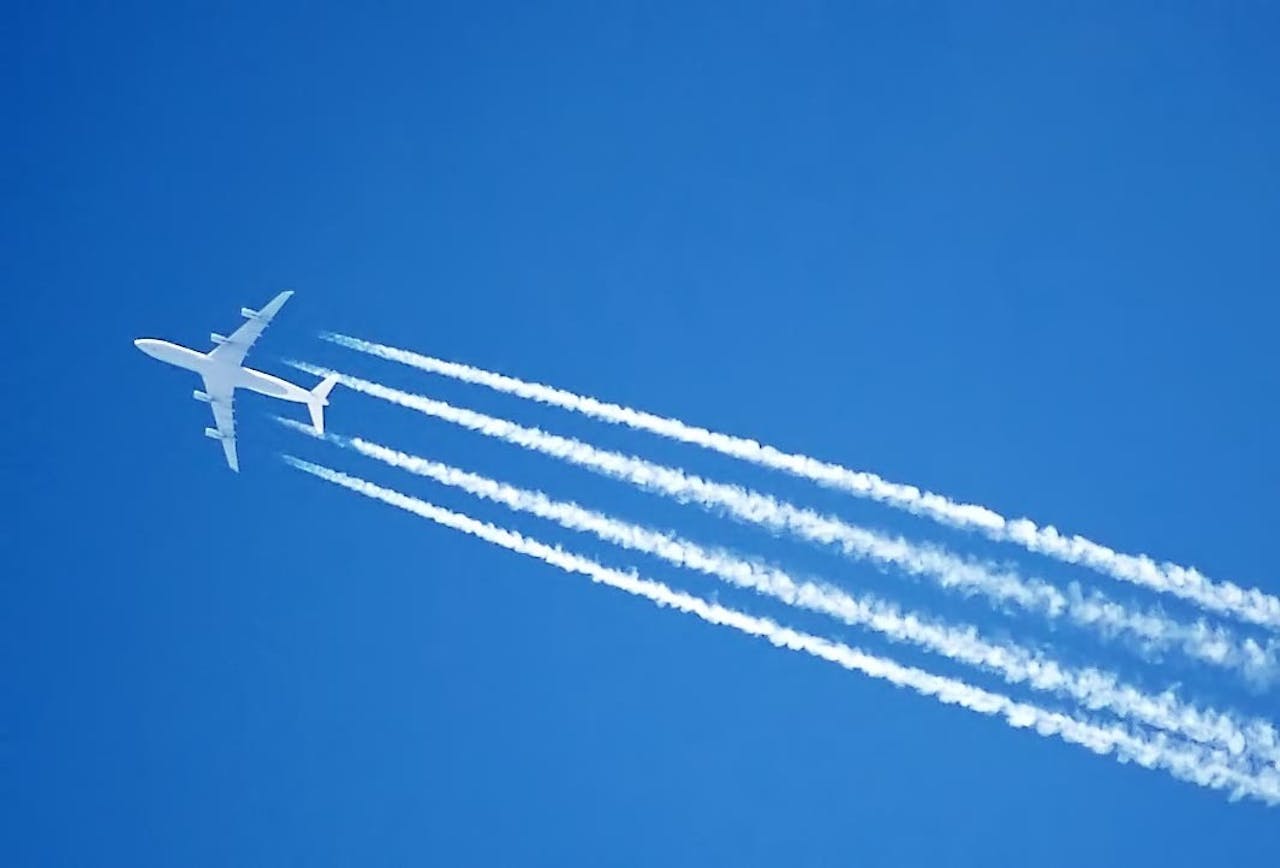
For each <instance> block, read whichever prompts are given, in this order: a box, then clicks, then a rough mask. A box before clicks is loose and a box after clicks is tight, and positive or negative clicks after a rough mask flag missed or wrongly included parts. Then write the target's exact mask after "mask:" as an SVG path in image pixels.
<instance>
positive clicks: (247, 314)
mask: <svg viewBox="0 0 1280 868" xmlns="http://www.w3.org/2000/svg"><path fill="white" fill-rule="evenodd" d="M240 316H242V317H244V318H245V319H257V318H258V312H257V311H256V310H254V309H253V308H251V307H242V308H240Z"/></svg>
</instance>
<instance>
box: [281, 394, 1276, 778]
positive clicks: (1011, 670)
mask: <svg viewBox="0 0 1280 868" xmlns="http://www.w3.org/2000/svg"><path fill="white" fill-rule="evenodd" d="M276 421H278V422H279V423H280V424H282V425H284V426H285V427H287V428H290V429H292V430H294V431H298V432H300V433H302V434H306V435H308V436H311V437H314V438H317V439H321V440H327V441H329V442H331V443H334V444H336V445H338V446H341V447H343V448H345V449H349V450H352V451H354V452H357V453H359V454H361V455H364V456H365V457H368V458H372V459H374V460H377V461H381V462H383V463H384V464H387V465H389V466H391V467H395V468H398V469H401V470H406V471H409V472H410V473H414V474H417V475H418V476H422V477H425V478H427V479H431V480H433V481H435V482H438V483H440V484H442V485H447V486H451V487H454V488H458V489H461V490H463V491H465V492H467V493H468V494H472V495H475V496H477V497H480V498H483V499H486V500H490V501H493V502H496V503H500V504H502V505H504V506H506V507H508V508H510V509H513V510H516V511H519V512H525V513H529V514H532V515H536V516H538V517H540V518H545V519H549V520H551V521H554V522H556V523H558V524H560V525H561V526H562V527H565V528H568V529H570V530H576V531H585V532H588V533H591V534H594V535H595V536H596V537H598V538H600V539H602V540H604V541H606V542H610V543H614V544H616V545H619V546H621V547H623V548H625V549H629V550H632V551H639V552H643V553H645V554H649V555H654V556H656V557H659V558H662V559H663V560H666V561H667V562H669V563H672V564H675V565H676V566H679V567H685V568H689V569H693V570H697V571H699V572H702V573H705V574H707V575H710V576H713V577H715V578H718V579H721V580H723V581H726V582H729V583H730V584H733V585H736V586H738V587H743V588H749V589H751V590H754V591H757V592H759V593H762V594H765V595H768V596H770V597H773V598H775V599H778V600H781V601H783V602H784V603H787V604H788V605H792V606H797V607H800V608H805V609H809V610H810V611H815V612H819V613H821V614H824V615H829V616H831V617H834V618H837V619H839V620H841V621H843V622H844V623H846V624H849V625H852V626H857V627H864V628H868V629H871V630H874V631H876V632H878V633H881V634H882V635H884V636H887V637H888V638H889V639H891V640H893V641H897V642H909V643H912V644H915V645H918V646H920V647H922V648H925V649H927V650H929V651H932V652H934V653H936V654H940V655H942V656H944V657H946V658H948V659H950V660H953V661H958V662H961V663H967V664H970V665H973V666H978V667H981V668H984V669H987V670H989V671H994V672H996V673H998V674H999V675H1000V676H1002V677H1003V678H1004V679H1005V680H1006V681H1007V682H1009V683H1010V684H1023V683H1025V684H1028V685H1030V686H1031V687H1033V688H1035V689H1037V690H1043V691H1050V692H1054V693H1058V694H1061V695H1065V696H1068V697H1070V698H1072V699H1074V700H1076V701H1077V702H1079V703H1081V704H1082V705H1084V706H1085V707H1087V708H1090V709H1094V710H1097V709H1102V708H1105V709H1107V710H1109V711H1112V712H1114V713H1116V714H1119V715H1121V716H1123V717H1128V718H1132V719H1134V720H1137V721H1138V722H1141V723H1146V724H1150V725H1152V726H1157V727H1159V728H1161V729H1164V730H1166V731H1169V732H1173V733H1176V734H1179V735H1183V736H1185V737H1187V738H1190V739H1192V740H1194V741H1198V742H1201V743H1203V744H1210V745H1215V746H1219V747H1222V748H1225V749H1226V750H1227V751H1228V752H1229V753H1231V754H1233V755H1240V754H1247V755H1248V756H1250V757H1254V758H1257V759H1259V760H1261V761H1263V762H1268V763H1272V764H1276V763H1277V762H1278V761H1280V749H1278V747H1280V745H1278V743H1277V733H1276V731H1275V729H1274V727H1272V726H1271V725H1270V724H1269V723H1268V722H1266V721H1264V720H1246V721H1243V722H1238V721H1237V720H1236V719H1235V718H1234V716H1233V715H1231V714H1228V713H1224V712H1220V711H1216V710H1214V709H1207V710H1201V709H1199V708H1196V707H1195V706H1193V705H1189V704H1186V703H1183V702H1182V701H1181V700H1179V699H1178V697H1177V696H1176V695H1175V694H1174V693H1173V691H1166V692H1164V693H1162V694H1159V695H1156V696H1152V695H1150V694H1147V693H1145V692H1143V691H1141V690H1138V689H1137V688H1135V687H1132V686H1130V685H1127V684H1123V683H1120V682H1119V681H1118V679H1117V678H1116V676H1115V675H1114V674H1112V673H1108V672H1105V671H1102V670H1099V669H1096V668H1092V667H1086V668H1080V669H1073V668H1071V667H1067V666H1064V665H1062V664H1060V663H1058V662H1057V661H1055V660H1052V659H1049V658H1046V657H1045V656H1044V655H1042V654H1040V653H1039V652H1037V651H1034V650H1031V649H1028V648H1024V647H1022V646H1020V645H1017V644H1016V643H1012V642H1004V643H999V644H996V643H993V642H991V641H988V640H986V639H984V638H983V637H982V636H981V635H980V634H979V633H978V631H977V629H976V628H974V627H971V626H964V627H953V626H949V625H946V624H944V623H942V622H938V621H931V620H929V619H927V618H923V617H921V616H919V615H916V614H914V613H906V614H904V613H902V612H901V610H899V609H898V607H897V606H894V605H893V604H891V603H888V602H885V601H882V600H879V599H877V598H875V597H873V596H870V595H866V596H855V595H852V594H849V593H846V592H845V591H842V590H839V589H837V588H834V587H831V586H828V585H823V584H818V583H815V582H810V581H797V580H796V579H794V578H793V577H792V576H791V575H789V574H788V573H786V572H784V571H783V570H780V569H777V568H775V567H772V566H769V565H767V564H763V563H760V562H758V561H754V560H750V559H747V558H743V557H740V556H737V555H735V554H733V553H731V552H728V551H725V550H722V549H711V548H705V547H703V546H700V545H698V544H697V543H694V542H691V541H689V540H686V539H683V538H681V537H679V536H676V535H674V534H671V533H664V532H660V531H656V530H653V529H651V528H646V527H643V526H640V525H636V524H632V523H630V522H626V521H622V520H619V519H614V518H611V517H609V516H607V515H604V514H602V513H599V512H595V511H592V510H589V509H586V508H584V507H582V506H579V505H578V504H576V503H570V502H566V501H558V500H553V499H551V498H549V497H548V496H547V495H545V494H543V493H542V492H538V491H529V490H526V489H522V488H517V487H515V486H512V485H508V484H506V483H502V482H498V481H496V480H493V479H489V478H487V477H485V476H481V475H479V474H475V473H469V472H467V471H464V470H460V469H458V468H456V467H451V466H449V465H447V464H443V463H441V462H438V461H432V460H430V459H427V458H422V457H419V456H416V455H410V454H408V453H405V452H400V451H397V450H394V449H390V448H388V447H386V446H383V445H381V444H378V443H373V442H370V441H368V440H365V439H363V438H360V437H346V436H343V435H340V434H334V433H332V432H330V433H328V434H318V433H316V431H315V430H314V429H313V428H311V427H310V426H309V425H303V424H301V423H298V422H295V421H293V420H292V419H286V418H283V417H279V416H277V417H276Z"/></svg>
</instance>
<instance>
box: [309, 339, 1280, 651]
mask: <svg viewBox="0 0 1280 868" xmlns="http://www.w3.org/2000/svg"><path fill="white" fill-rule="evenodd" d="M321 337H323V338H324V339H326V340H329V341H331V342H333V343H336V344H339V345H341V346H344V347H347V348H349V349H353V350H357V351H359V352H363V353H368V354H370V355H373V356H377V357H379V358H382V359H387V360H389V361H394V362H399V363H401V364H405V365H409V366H411V367H414V368H418V369H419V370H423V371H428V372H430V373H433V374H440V375H442V376H445V377H451V378H453V379H456V380H462V381H464V382H467V383H474V384H477V385H481V386H487V387H488V388H490V389H495V390H497V391H499V392H506V393H508V394H511V395H517V396H519V397H521V398H527V399H529V400H532V401H538V402H540V403H543V404H549V405H552V406H556V407H561V408H563V409H566V410H572V411H574V412H577V413H582V414H584V415H586V416H590V417H592V418H595V419H601V420H603V421H606V422H611V423H614V424H620V425H626V426H628V427H631V428H635V429H637V430H642V431H647V432H650V433H652V434H658V435H660V436H662V437H667V438H670V439H672V440H679V441H682V442H685V443H692V444H695V445H698V446H702V447H704V448H707V449H712V450H714V451H716V452H720V453H723V454H725V455H731V456H733V457H735V458H740V459H742V460H745V461H749V462H752V463H753V464H758V465H761V466H764V467H770V468H773V469H775V470H781V471H784V472H786V473H790V474H793V475H795V476H800V477H803V478H805V479H809V480H812V481H814V482H817V483H820V484H822V485H826V486H829V487H831V488H837V489H840V490H842V491H846V492H849V493H851V494H854V495H857V496H859V497H867V498H870V499H872V500H876V501H879V502H881V503H886V504H890V505H892V506H895V507H898V508H900V509H903V510H906V511H907V512H911V513H914V514H916V515H924V516H928V517H929V518H932V519H935V520H937V521H940V522H943V523H945V524H949V525H952V526H954V527H961V528H968V529H971V530H977V531H980V532H982V533H983V534H985V535H986V536H987V537H989V538H991V539H993V540H998V541H1001V542H1012V543H1016V544H1018V545H1021V546H1023V547H1025V548H1027V549H1028V550H1030V551H1033V552H1037V553H1039V554H1044V555H1049V556H1050V557H1054V558H1058V559H1059V560H1062V561H1065V562H1067V563H1072V564H1081V565H1084V566H1087V567H1090V568H1092V569H1095V570H1097V571H1099V572H1102V573H1105V574H1106V575H1109V576H1111V577H1112V578H1115V579H1119V580H1121V581H1125V582H1130V583H1132V584H1135V585H1141V586H1143V587H1147V588H1151V589H1153V590H1156V591H1161V592H1163V593H1167V594H1172V595H1174V596H1176V597H1181V598H1182V599H1184V600H1189V601H1191V602H1194V603H1196V604H1198V605H1200V606H1203V607H1204V608H1206V609H1209V610H1211V611H1213V612H1217V613H1219V614H1223V615H1233V616H1235V617H1237V618H1240V619H1242V620H1244V621H1247V622H1249V623H1253V624H1259V625H1262V626H1265V627H1270V628H1272V629H1277V628H1280V598H1277V597H1274V596H1272V595H1270V594H1267V593H1264V592H1263V591H1261V590H1259V589H1257V588H1247V589H1246V588H1241V587H1240V586H1238V585H1235V584H1233V583H1231V582H1218V581H1214V580H1212V579H1210V578H1208V577H1206V576H1205V575H1203V574H1202V573H1200V572H1199V571H1198V570H1196V569H1194V568H1190V567H1182V566H1179V565H1177V564H1172V563H1156V562H1155V561H1154V560H1152V559H1151V558H1150V557H1148V556H1147V555H1128V554H1124V553H1121V552H1117V551H1115V550H1113V549H1111V548H1108V547H1107V546H1104V545H1101V544H1099V543H1096V542H1093V541H1092V540H1089V539H1086V538H1085V537H1082V536H1078V535H1077V536H1064V535H1062V534H1061V533H1060V532H1059V531H1058V530H1057V529H1056V528H1054V527H1053V526H1051V525H1050V526H1045V527H1040V526H1038V525H1036V523H1035V522H1033V521H1031V520H1029V519H1026V518H1018V519H1009V518H1006V517H1004V516H1002V515H1000V514H999V513H997V512H994V511H992V510H990V509H987V508H986V507H983V506H977V505H975V504H970V503H958V502H956V501H953V500H951V499H949V498H947V497H944V496H943V495H940V494H934V493H932V492H929V491H921V490H920V489H919V488H917V487H915V486H914V485H903V484H900V483H896V482H889V481H888V480H885V479H882V478H880V477H879V476H876V475H875V474H874V473H866V472H863V471H858V470H850V469H849V468H846V467H842V466H840V465H838V464H833V463H831V462H827V461H821V460H818V459H816V458H810V457H809V456H806V455H799V454H796V453H791V452H783V451H781V450H779V449H776V448H774V447H772V446H769V445H766V444H762V443H757V442H756V441H755V440H750V439H747V438H744V437H735V436H733V435H730V434H723V433H720V432H716V431H710V430H708V429H706V428H700V427H697V426H695V425H689V424H687V423H685V422H681V421H680V420H679V419H672V418H669V417H666V416H658V415H655V414H653V413H646V412H644V411H641V410H634V409H631V408H630V407H624V406H621V405H619V404H611V403H608V402H605V401H599V400H597V399H595V398H589V397H586V396H584V395H578V394H575V393H573V392H569V391H566V390H564V389H557V388H554V387H551V386H546V385H543V384H541V383H530V382H526V381H524V380H519V379H516V378H514V377H508V376H504V375H502V374H497V373H494V372H491V371H486V370H483V369H481V368H475V367H472V366H470V365H462V364H458V363H456V362H447V361H444V360H442V359H437V358H433V357H432V356H426V355H422V354H420V353H414V352H410V351H408V350H402V349H398V348H396V347H391V346H387V345H385V344H378V343H373V342H370V341H364V340H361V339H359V338H353V337H349V336H347V335H341V334H334V333H324V334H322V335H321Z"/></svg>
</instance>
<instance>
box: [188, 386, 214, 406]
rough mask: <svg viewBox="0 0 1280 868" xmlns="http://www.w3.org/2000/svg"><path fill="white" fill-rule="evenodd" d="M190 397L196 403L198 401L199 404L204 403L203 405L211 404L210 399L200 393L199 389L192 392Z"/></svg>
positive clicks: (211, 400)
mask: <svg viewBox="0 0 1280 868" xmlns="http://www.w3.org/2000/svg"><path fill="white" fill-rule="evenodd" d="M191 397H193V398H195V399H196V400H197V401H200V402H201V403H204V404H210V403H212V402H213V399H212V398H210V397H209V396H208V395H207V394H206V393H204V392H201V391H200V390H199V389H196V390H195V391H194V392H192V393H191Z"/></svg>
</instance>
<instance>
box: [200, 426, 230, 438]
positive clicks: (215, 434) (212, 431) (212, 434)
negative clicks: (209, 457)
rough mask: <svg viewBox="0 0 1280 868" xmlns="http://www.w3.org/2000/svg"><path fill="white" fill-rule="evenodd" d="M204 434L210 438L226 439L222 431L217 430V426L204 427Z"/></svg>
mask: <svg viewBox="0 0 1280 868" xmlns="http://www.w3.org/2000/svg"><path fill="white" fill-rule="evenodd" d="M204 436H206V437H208V438H209V439H210V440H226V439H227V438H225V437H223V436H222V432H221V431H219V430H218V429H217V428H206V429H204Z"/></svg>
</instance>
